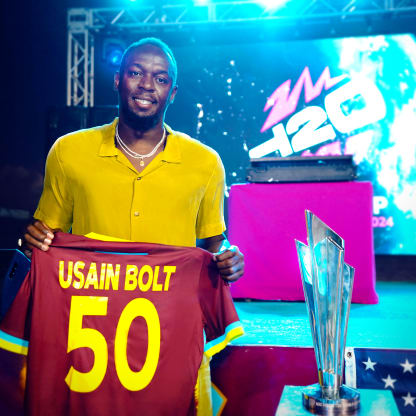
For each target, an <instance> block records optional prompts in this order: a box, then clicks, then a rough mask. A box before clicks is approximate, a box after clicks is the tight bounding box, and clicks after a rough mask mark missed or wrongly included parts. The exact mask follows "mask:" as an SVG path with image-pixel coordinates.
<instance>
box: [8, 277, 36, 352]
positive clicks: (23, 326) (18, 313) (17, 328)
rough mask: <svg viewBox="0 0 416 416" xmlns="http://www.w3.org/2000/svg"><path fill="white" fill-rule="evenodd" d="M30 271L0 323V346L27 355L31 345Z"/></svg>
mask: <svg viewBox="0 0 416 416" xmlns="http://www.w3.org/2000/svg"><path fill="white" fill-rule="evenodd" d="M30 299H31V285H30V272H29V273H28V274H27V275H26V277H25V280H24V281H23V283H22V285H21V286H20V289H19V291H18V292H17V295H16V298H15V299H14V301H13V303H12V305H11V306H10V309H9V310H8V311H7V313H6V315H5V317H4V318H3V320H2V321H1V323H0V348H2V349H4V350H7V351H11V352H14V353H17V354H23V355H27V352H28V347H29V341H28V339H29V326H30V322H29V321H30V319H29V316H30V314H29V308H30Z"/></svg>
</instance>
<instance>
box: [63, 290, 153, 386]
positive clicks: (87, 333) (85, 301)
mask: <svg viewBox="0 0 416 416" xmlns="http://www.w3.org/2000/svg"><path fill="white" fill-rule="evenodd" d="M107 305H108V298H107V297H101V296H72V299H71V310H70V314H69V329H68V350H67V352H68V353H69V352H70V351H72V350H75V349H77V348H83V347H88V348H91V349H92V351H93V352H94V364H93V366H92V368H91V370H90V371H88V372H86V373H83V372H80V371H78V370H76V369H75V368H74V367H73V366H71V368H70V369H69V372H68V374H67V375H66V377H65V382H66V384H67V385H68V387H69V388H70V389H71V390H72V391H76V392H79V393H89V392H91V391H94V390H95V389H97V388H98V387H99V385H100V384H101V382H102V381H103V379H104V376H105V373H106V371H107V364H108V346H107V341H106V339H105V338H104V335H103V334H102V333H101V332H99V331H97V330H96V329H92V328H83V327H82V318H83V316H84V315H97V316H105V315H107ZM138 316H140V317H142V318H144V319H145V321H146V324H147V329H148V348H147V356H146V360H145V362H144V364H143V367H142V369H141V370H140V371H132V370H131V369H130V366H129V364H128V360H127V339H128V334H129V329H130V326H131V324H132V322H133V320H134V319H135V318H137V317H138ZM159 353H160V321H159V316H158V313H157V310H156V308H155V306H154V305H153V303H152V302H150V301H149V300H148V299H143V298H137V299H133V300H132V301H131V302H129V303H128V304H127V305H126V307H125V308H124V309H123V311H122V313H121V315H120V319H119V321H118V324H117V330H116V336H115V339H114V362H115V367H116V371H117V376H118V378H119V380H120V383H121V384H122V385H123V386H124V387H125V388H126V389H127V390H131V391H138V390H142V389H144V388H145V387H146V386H147V385H148V384H149V383H150V382H151V380H152V378H153V376H154V374H155V371H156V367H157V363H158V361H159Z"/></svg>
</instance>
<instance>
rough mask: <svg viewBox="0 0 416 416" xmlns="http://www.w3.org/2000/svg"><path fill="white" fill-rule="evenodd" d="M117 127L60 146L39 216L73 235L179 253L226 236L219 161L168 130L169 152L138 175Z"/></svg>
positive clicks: (50, 164) (52, 157)
mask: <svg viewBox="0 0 416 416" xmlns="http://www.w3.org/2000/svg"><path fill="white" fill-rule="evenodd" d="M117 122H118V119H115V120H114V121H113V123H111V124H107V125H104V126H100V127H96V128H92V129H87V130H81V131H77V132H74V133H70V134H68V135H66V136H63V137H61V138H59V139H58V140H57V141H56V142H55V144H54V145H53V146H52V148H51V150H50V152H49V155H48V158H47V161H46V173H45V181H44V188H43V192H42V196H41V198H40V201H39V205H38V208H37V210H36V212H35V214H34V217H35V218H37V219H39V220H42V221H44V222H45V223H46V224H47V225H48V226H49V227H51V228H53V229H54V228H59V229H61V230H63V231H68V230H69V229H70V228H71V227H72V232H73V233H74V234H79V235H85V234H88V233H90V232H94V233H98V234H104V235H111V236H113V237H117V238H122V239H126V240H130V241H140V242H147V243H159V244H171V245H179V246H195V240H196V238H199V239H202V238H207V237H212V236H214V235H219V234H221V233H222V232H223V231H224V230H225V223H224V218H223V200H224V186H225V182H224V177H225V175H224V168H223V165H222V163H221V159H220V157H219V156H218V154H217V153H216V152H215V151H214V150H212V149H211V148H209V147H208V146H205V145H203V144H202V143H200V142H199V141H197V140H194V139H192V138H190V137H189V136H187V135H185V134H183V133H179V132H176V131H173V130H172V129H170V128H169V127H168V126H166V125H165V127H166V129H167V131H168V133H169V134H168V136H167V141H166V146H165V149H164V150H163V152H161V153H159V154H158V155H157V156H156V157H155V159H153V160H152V162H151V163H150V164H149V165H148V166H146V168H145V169H144V170H143V172H141V173H138V172H137V171H136V169H135V168H134V167H133V166H132V164H131V163H130V162H129V160H128V159H127V158H126V157H125V156H124V154H123V153H121V152H120V150H119V149H118V148H117V147H116V146H115V144H114V134H115V127H116V124H117Z"/></svg>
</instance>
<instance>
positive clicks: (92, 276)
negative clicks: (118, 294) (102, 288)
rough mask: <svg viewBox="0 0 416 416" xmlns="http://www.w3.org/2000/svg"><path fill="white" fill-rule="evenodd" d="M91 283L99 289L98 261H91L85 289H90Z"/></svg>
mask: <svg viewBox="0 0 416 416" xmlns="http://www.w3.org/2000/svg"><path fill="white" fill-rule="evenodd" d="M90 285H92V286H94V289H98V275H97V265H96V263H91V264H90V268H89V270H88V275H87V280H86V281H85V286H84V289H88V288H89V287H90Z"/></svg>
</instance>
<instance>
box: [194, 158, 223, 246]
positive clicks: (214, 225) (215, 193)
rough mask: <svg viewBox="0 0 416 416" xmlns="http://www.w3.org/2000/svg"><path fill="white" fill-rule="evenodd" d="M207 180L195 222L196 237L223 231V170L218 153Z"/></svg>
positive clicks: (213, 234)
mask: <svg viewBox="0 0 416 416" xmlns="http://www.w3.org/2000/svg"><path fill="white" fill-rule="evenodd" d="M215 155H216V160H215V164H214V167H213V170H212V173H211V176H210V178H209V180H208V183H207V187H206V189H205V193H204V197H203V199H202V202H201V205H200V208H199V211H198V218H197V223H196V237H197V238H199V239H202V238H208V237H213V236H215V235H219V234H222V233H223V232H224V231H225V222H224V190H225V171H224V166H223V164H222V162H221V159H220V157H219V156H218V154H215Z"/></svg>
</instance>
